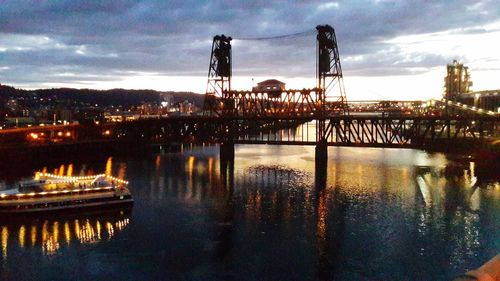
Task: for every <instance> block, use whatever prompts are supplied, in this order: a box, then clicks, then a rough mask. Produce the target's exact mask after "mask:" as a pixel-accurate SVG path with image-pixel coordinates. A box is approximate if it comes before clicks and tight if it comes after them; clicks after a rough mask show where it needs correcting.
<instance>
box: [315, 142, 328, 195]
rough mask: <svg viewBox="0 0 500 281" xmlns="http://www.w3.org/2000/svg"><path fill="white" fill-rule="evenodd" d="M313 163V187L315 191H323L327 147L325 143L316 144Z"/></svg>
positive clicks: (326, 164) (326, 166)
mask: <svg viewBox="0 0 500 281" xmlns="http://www.w3.org/2000/svg"><path fill="white" fill-rule="evenodd" d="M314 162H315V163H314V166H315V167H314V168H315V169H314V170H315V171H314V185H315V186H316V188H317V189H324V188H325V187H326V175H327V168H328V145H327V143H326V141H320V142H318V143H317V144H316V148H315V157H314Z"/></svg>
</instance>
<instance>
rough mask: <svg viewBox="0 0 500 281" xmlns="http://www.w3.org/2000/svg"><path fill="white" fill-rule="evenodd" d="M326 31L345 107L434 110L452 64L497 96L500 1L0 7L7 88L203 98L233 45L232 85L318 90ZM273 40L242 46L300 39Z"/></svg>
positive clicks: (3, 1) (71, 2) (0, 58)
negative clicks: (225, 49)
mask: <svg viewBox="0 0 500 281" xmlns="http://www.w3.org/2000/svg"><path fill="white" fill-rule="evenodd" d="M318 24H330V25H332V26H333V27H334V28H335V29H336V33H337V40H338V43H339V50H340V55H341V61H342V67H343V71H344V77H345V78H344V80H345V84H346V91H347V95H348V99H351V100H352V99H384V98H385V99H395V98H397V99H422V98H424V99H426V98H430V97H438V96H440V95H441V93H442V90H443V89H442V87H443V77H444V74H445V65H446V64H447V63H450V62H451V61H452V60H453V59H458V60H460V61H462V62H464V63H465V64H466V65H468V66H469V67H470V68H471V70H472V78H473V81H474V90H484V89H500V79H499V77H500V52H499V51H498V50H499V49H500V5H499V4H498V1H493V0H492V1H473V0H462V1H460V0H457V1H424V0H421V1H385V0H372V1H368V0H367V1H358V0H351V1H335V2H326V1H305V0H303V1H271V0H267V1H193V0H185V1H165V0H158V1H126V0H123V1H120V0H115V1H77V0H61V1H55V0H54V1H43V0H38V1H35V0H32V1H23V0H0V83H2V84H9V85H14V86H17V87H22V88H48V87H76V88H98V89H107V88H134V89H144V88H147V89H157V90H177V91H184V90H186V91H194V92H198V93H204V92H205V89H206V77H207V70H208V61H209V57H210V48H211V42H212V38H213V36H214V35H216V34H226V35H230V36H232V37H234V38H235V39H234V40H233V42H232V45H233V75H234V80H233V81H234V84H233V85H234V86H235V87H236V88H239V89H248V88H250V87H251V85H252V78H254V79H255V82H257V81H260V80H262V79H266V78H278V79H280V80H283V81H284V82H286V83H287V86H288V87H289V88H304V87H305V88H309V87H313V86H314V79H313V78H314V75H315V70H314V67H315V61H314V59H315V34H314V27H315V26H316V25H318ZM303 31H311V32H305V33H304V34H303V35H302V36H295V37H290V38H283V39H274V40H244V39H250V38H259V37H269V36H275V35H284V34H292V33H297V32H303Z"/></svg>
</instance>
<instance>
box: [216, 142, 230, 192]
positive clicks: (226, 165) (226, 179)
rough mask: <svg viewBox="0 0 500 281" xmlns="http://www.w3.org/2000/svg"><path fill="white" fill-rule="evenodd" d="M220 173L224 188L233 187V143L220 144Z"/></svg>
mask: <svg viewBox="0 0 500 281" xmlns="http://www.w3.org/2000/svg"><path fill="white" fill-rule="evenodd" d="M219 159H220V161H219V162H220V174H221V178H222V183H223V185H224V187H225V188H226V189H230V190H232V189H233V184H234V143H232V142H226V143H222V144H221V145H220V150H219Z"/></svg>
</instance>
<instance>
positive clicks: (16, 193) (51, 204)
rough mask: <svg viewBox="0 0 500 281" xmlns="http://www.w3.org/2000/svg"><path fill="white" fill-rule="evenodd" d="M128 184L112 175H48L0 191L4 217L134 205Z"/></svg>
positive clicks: (43, 174) (0, 212)
mask: <svg viewBox="0 0 500 281" xmlns="http://www.w3.org/2000/svg"><path fill="white" fill-rule="evenodd" d="M127 185H128V182H127V181H125V180H122V179H118V178H115V177H112V176H110V175H105V174H100V175H94V176H82V177H66V176H58V175H53V174H47V173H39V174H37V175H35V177H34V179H33V180H29V181H24V182H21V183H19V186H18V187H17V188H15V189H8V190H3V191H0V214H15V213H24V214H27V213H38V212H55V211H64V210H77V209H84V208H85V209H87V208H112V207H113V208H114V207H117V206H123V205H132V204H133V202H134V201H133V199H132V195H131V193H130V191H129V190H128V188H127Z"/></svg>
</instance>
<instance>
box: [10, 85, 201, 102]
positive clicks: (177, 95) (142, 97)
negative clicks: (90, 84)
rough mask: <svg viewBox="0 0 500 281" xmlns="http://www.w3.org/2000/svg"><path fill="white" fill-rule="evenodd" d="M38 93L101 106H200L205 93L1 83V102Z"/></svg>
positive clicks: (46, 96) (62, 100) (47, 97)
mask: <svg viewBox="0 0 500 281" xmlns="http://www.w3.org/2000/svg"><path fill="white" fill-rule="evenodd" d="M33 95H36V96H38V98H44V99H52V100H56V101H58V102H63V103H64V102H65V101H71V102H78V103H85V104H98V105H100V106H111V105H114V106H118V105H122V106H132V105H139V104H142V103H148V102H159V101H162V100H164V99H165V98H168V99H170V100H171V101H172V102H181V101H184V100H188V101H189V102H192V103H193V104H195V105H196V106H198V107H202V106H203V100H204V95H202V94H197V93H193V92H172V91H167V92H160V91H155V90H126V89H111V90H92V89H73V88H55V89H38V90H23V89H16V88H14V87H10V86H6V85H0V102H2V101H5V100H7V99H9V98H21V97H28V96H33Z"/></svg>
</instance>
